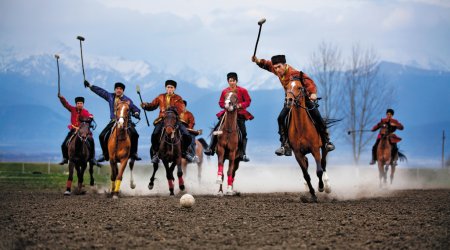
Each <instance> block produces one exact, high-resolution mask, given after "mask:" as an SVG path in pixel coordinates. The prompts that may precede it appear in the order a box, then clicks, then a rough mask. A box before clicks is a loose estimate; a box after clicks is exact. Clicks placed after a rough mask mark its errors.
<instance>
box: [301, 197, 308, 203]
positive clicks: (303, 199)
mask: <svg viewBox="0 0 450 250" xmlns="http://www.w3.org/2000/svg"><path fill="white" fill-rule="evenodd" d="M300 201H301V202H303V203H309V200H308V198H306V197H305V196H303V195H302V196H300Z"/></svg>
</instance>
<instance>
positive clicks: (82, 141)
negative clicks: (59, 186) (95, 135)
mask: <svg viewBox="0 0 450 250" xmlns="http://www.w3.org/2000/svg"><path fill="white" fill-rule="evenodd" d="M91 121H92V119H90V118H87V119H84V118H80V127H79V128H76V130H77V131H76V132H75V133H74V135H73V136H72V138H70V139H69V143H68V144H69V145H68V153H69V177H68V178H67V182H66V191H65V192H64V195H71V188H72V181H73V172H74V171H73V170H74V169H76V171H77V177H78V187H77V191H76V193H75V194H85V193H86V191H84V190H83V180H84V171H86V168H87V164H88V162H89V159H90V158H91V157H93V156H92V155H90V150H89V147H93V146H94V145H88V143H89V142H88V138H89V137H90V136H92V135H91V131H90V125H91ZM89 174H90V177H91V182H90V185H91V187H92V186H94V182H95V181H94V167H93V165H92V163H90V162H89Z"/></svg>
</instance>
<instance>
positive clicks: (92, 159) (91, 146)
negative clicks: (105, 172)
mask: <svg viewBox="0 0 450 250" xmlns="http://www.w3.org/2000/svg"><path fill="white" fill-rule="evenodd" d="M88 142H89V154H90V155H91V157H90V159H89V162H90V163H91V164H92V165H93V166H98V167H101V165H100V164H99V163H98V162H97V160H96V159H95V145H94V138H92V137H90V138H89V139H88Z"/></svg>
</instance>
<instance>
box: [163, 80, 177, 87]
mask: <svg viewBox="0 0 450 250" xmlns="http://www.w3.org/2000/svg"><path fill="white" fill-rule="evenodd" d="M167 85H172V86H173V87H174V88H177V82H175V81H174V80H167V81H166V84H165V86H166V87H167Z"/></svg>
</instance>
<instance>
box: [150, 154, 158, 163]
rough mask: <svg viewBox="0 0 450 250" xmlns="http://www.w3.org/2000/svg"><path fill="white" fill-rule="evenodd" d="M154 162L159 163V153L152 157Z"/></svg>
mask: <svg viewBox="0 0 450 250" xmlns="http://www.w3.org/2000/svg"><path fill="white" fill-rule="evenodd" d="M152 163H154V164H158V163H159V157H158V155H157V154H155V155H154V156H153V157H152Z"/></svg>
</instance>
